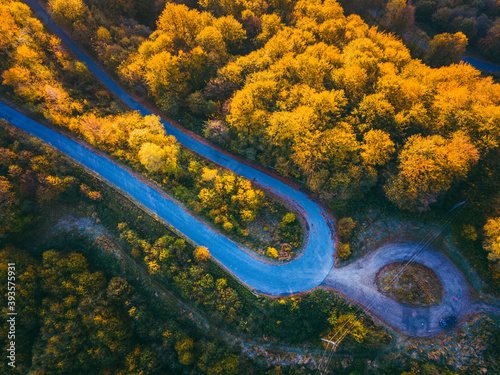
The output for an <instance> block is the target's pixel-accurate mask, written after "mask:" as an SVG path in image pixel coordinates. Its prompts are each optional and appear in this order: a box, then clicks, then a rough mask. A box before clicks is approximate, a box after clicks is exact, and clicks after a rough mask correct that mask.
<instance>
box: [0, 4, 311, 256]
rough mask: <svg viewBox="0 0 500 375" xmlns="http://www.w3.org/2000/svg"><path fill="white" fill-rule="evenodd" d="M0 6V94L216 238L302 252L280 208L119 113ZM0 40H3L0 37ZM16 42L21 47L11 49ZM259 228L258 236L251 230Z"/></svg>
mask: <svg viewBox="0 0 500 375" xmlns="http://www.w3.org/2000/svg"><path fill="white" fill-rule="evenodd" d="M7 3H9V5H7V4H0V6H1V7H2V10H3V12H4V13H3V14H4V15H5V17H6V19H7V22H6V23H7V24H8V25H9V29H8V33H9V35H10V37H9V38H7V37H5V38H3V39H2V42H3V43H4V50H3V51H2V52H1V60H0V65H1V66H2V68H3V73H2V78H3V82H2V84H3V85H2V88H1V90H2V93H3V95H5V96H7V97H8V98H10V99H11V100H13V101H14V102H15V103H17V104H19V105H21V106H22V108H23V109H25V110H26V111H28V112H29V113H31V114H33V115H35V116H38V117H41V118H44V119H45V120H46V121H48V122H49V123H51V124H54V125H57V126H59V127H61V128H64V129H66V130H70V131H71V132H72V133H73V134H75V135H77V136H79V137H80V138H82V139H84V140H85V141H87V142H88V143H89V144H91V145H92V146H94V147H98V148H99V149H101V150H103V151H105V152H106V153H108V154H110V155H111V156H113V157H114V158H116V159H118V160H120V161H121V162H123V163H125V164H127V165H128V166H131V167H132V168H133V169H135V170H137V171H139V172H141V173H144V174H145V175H146V176H148V177H150V178H151V179H153V180H154V181H156V182H157V183H158V184H159V185H160V186H161V187H162V188H163V189H164V190H165V191H167V192H168V193H170V194H171V195H173V196H174V197H175V198H177V199H178V200H180V201H181V202H182V203H184V204H185V205H186V206H187V208H189V209H190V210H192V211H193V212H195V213H196V214H198V215H200V216H202V217H204V218H205V219H206V220H207V221H208V222H210V223H212V225H213V226H215V227H216V228H217V229H219V230H220V231H222V232H223V233H225V234H227V235H229V236H230V237H233V238H235V239H236V240H237V241H239V242H242V243H243V244H244V245H246V246H248V247H250V248H252V249H254V250H256V251H258V252H259V253H260V254H261V255H262V256H266V254H267V253H266V250H267V248H269V247H272V248H275V249H278V250H277V254H276V256H274V255H275V254H273V256H272V257H270V258H272V259H276V258H279V259H281V260H287V259H291V258H293V257H294V255H295V252H296V250H298V249H300V247H301V246H302V237H303V232H302V227H301V224H300V221H299V220H298V219H296V217H295V215H294V214H292V213H290V212H288V210H287V208H285V207H284V206H283V205H282V204H280V203H278V202H276V201H274V200H273V199H272V198H271V197H269V196H266V195H265V193H264V192H263V191H261V190H259V189H257V188H255V187H253V186H252V184H251V182H250V181H248V180H246V179H244V178H242V177H238V176H236V175H234V173H232V172H230V171H227V170H224V169H222V168H218V167H217V166H215V165H213V164H211V163H209V162H207V161H206V160H203V159H201V158H200V157H198V156H196V155H195V154H194V153H193V152H191V151H190V150H187V149H185V148H182V147H181V146H180V145H179V144H178V143H177V142H176V140H175V138H174V137H172V136H166V135H165V132H164V130H163V127H162V125H161V123H160V121H159V118H158V117H156V116H146V117H142V116H141V115H139V114H138V113H134V112H127V111H126V110H125V109H124V107H123V106H122V105H121V104H119V103H117V102H116V101H114V100H113V99H112V98H111V97H110V96H109V93H108V92H107V91H106V90H103V89H102V87H100V86H99V85H98V84H97V83H96V81H95V79H94V78H93V76H92V75H91V73H90V72H89V71H88V69H87V68H86V66H85V65H84V64H83V63H81V62H78V61H75V60H73V59H72V57H71V56H70V55H69V54H68V53H67V52H66V50H65V49H64V47H63V46H62V45H61V42H60V40H59V39H57V38H55V37H54V36H52V35H51V34H50V33H48V32H46V31H45V30H44V29H43V27H42V25H41V23H40V22H39V21H38V20H37V19H35V18H33V17H31V11H30V9H29V8H28V7H27V6H26V5H24V4H22V3H19V2H7ZM2 35H3V34H2ZM19 38H21V40H22V43H18V41H19V40H20V39H19ZM261 227H262V228H267V231H265V233H262V231H260V230H259V229H258V228H261Z"/></svg>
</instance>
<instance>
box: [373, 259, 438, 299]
mask: <svg viewBox="0 0 500 375" xmlns="http://www.w3.org/2000/svg"><path fill="white" fill-rule="evenodd" d="M403 269H404V271H403ZM401 271H402V272H401ZM377 287H378V289H379V291H381V292H382V293H384V294H386V295H388V296H390V297H391V298H394V299H395V300H396V301H398V302H401V303H403V304H405V305H408V306H411V307H429V306H433V305H438V304H440V303H441V301H442V299H443V286H442V284H441V280H439V277H438V276H437V275H436V273H435V272H434V271H433V270H431V269H430V268H429V267H426V266H424V265H422V264H419V263H411V264H409V265H407V263H406V262H396V263H391V264H388V265H386V266H385V267H383V268H382V269H381V270H380V271H379V272H378V274H377Z"/></svg>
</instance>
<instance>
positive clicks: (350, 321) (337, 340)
mask: <svg viewBox="0 0 500 375" xmlns="http://www.w3.org/2000/svg"><path fill="white" fill-rule="evenodd" d="M469 191H470V189H469ZM469 191H468V192H467V193H469ZM466 195H468V194H466ZM468 201H469V198H467V199H465V200H464V201H462V202H459V203H457V204H455V205H454V206H453V207H452V208H451V209H450V210H448V212H447V213H446V215H445V216H444V217H443V218H442V219H441V220H440V222H439V223H438V224H440V226H439V228H438V230H437V231H436V232H435V233H434V234H433V235H432V236H430V237H429V236H427V237H425V238H424V239H422V240H421V241H420V242H419V243H418V244H417V247H416V248H417V250H416V251H415V252H414V253H413V254H412V256H411V257H410V259H409V260H406V261H405V262H404V264H403V265H402V266H399V268H400V269H399V270H398V272H397V273H396V275H394V276H393V277H392V279H391V281H390V282H389V283H388V284H387V285H386V286H385V287H384V288H383V291H386V290H387V289H388V288H390V287H391V286H392V285H393V284H394V283H396V282H397V281H398V280H399V278H400V277H401V275H402V274H403V273H404V272H405V271H406V270H407V269H408V268H409V267H410V265H411V264H412V263H413V262H414V261H415V259H416V257H417V256H418V255H419V254H420V253H421V252H422V251H423V250H424V249H425V248H426V247H427V246H428V245H429V244H430V243H432V241H434V240H435V239H436V238H437V236H439V235H440V234H441V232H442V231H443V230H444V229H445V228H446V227H447V226H448V225H449V224H450V223H451V222H452V221H453V220H454V219H455V218H456V217H457V216H458V215H459V214H460V213H461V212H462V210H463V209H464V208H465V206H466V205H467V203H468ZM459 207H460V209H459V210H457V211H455V210H456V209H457V208H459ZM450 214H451V215H450ZM449 215H450V216H451V217H449V218H448V216H449ZM441 223H442V224H441ZM396 269H398V268H396ZM377 298H378V297H374V298H372V300H371V301H370V303H369V304H368V305H367V306H366V307H364V306H358V309H357V311H355V313H354V314H352V315H351V317H350V318H349V319H348V320H347V321H346V322H344V324H343V325H342V326H341V327H340V328H339V329H338V330H337V331H336V332H335V334H334V335H333V336H332V337H331V338H330V339H329V340H325V341H327V344H326V347H325V352H324V353H323V356H322V358H321V361H320V365H319V367H318V370H319V372H320V374H321V375H323V374H326V371H327V369H328V365H329V364H330V361H331V358H332V356H333V352H334V350H335V349H336V348H337V346H338V344H340V342H341V341H342V340H343V339H344V338H345V337H346V336H347V335H348V334H349V333H350V331H351V330H352V329H353V328H354V324H355V323H356V321H357V320H358V318H359V316H357V315H358V313H366V312H368V311H369V310H370V308H371V307H372V306H373V305H374V304H375V302H376V300H377ZM359 315H361V314H359ZM349 324H350V326H349V327H347V328H346V329H345V330H344V327H346V326H347V325H349ZM341 332H342V333H341ZM339 334H340V336H338V335H339ZM337 336H338V337H337ZM330 345H331V346H332V348H331V349H330V350H329V349H328V348H329V346H330ZM327 352H328V354H327ZM325 355H326V356H327V359H326V364H325V365H324V370H325V372H323V370H322V368H321V367H322V364H323V363H324V362H325V360H324V357H325Z"/></svg>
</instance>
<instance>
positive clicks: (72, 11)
mask: <svg viewBox="0 0 500 375" xmlns="http://www.w3.org/2000/svg"><path fill="white" fill-rule="evenodd" d="M49 7H50V9H51V10H52V16H53V17H54V19H55V20H56V22H60V23H62V24H64V25H67V26H73V25H74V24H75V23H77V22H78V21H83V19H84V17H85V16H86V15H87V13H88V12H89V9H88V8H87V6H86V5H85V4H84V2H83V0H50V1H49Z"/></svg>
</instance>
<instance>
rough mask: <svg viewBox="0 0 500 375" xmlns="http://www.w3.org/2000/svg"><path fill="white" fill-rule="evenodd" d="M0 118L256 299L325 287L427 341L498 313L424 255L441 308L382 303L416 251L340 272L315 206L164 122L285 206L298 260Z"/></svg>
mask: <svg viewBox="0 0 500 375" xmlns="http://www.w3.org/2000/svg"><path fill="white" fill-rule="evenodd" d="M25 2H26V3H27V4H28V5H29V6H30V7H32V9H33V10H34V11H36V13H37V14H38V15H39V16H40V17H41V18H42V19H43V20H44V21H45V22H46V24H47V25H48V26H49V27H50V28H51V29H52V30H53V31H54V32H55V33H56V34H57V35H58V36H59V37H60V38H61V39H62V40H63V42H64V43H66V45H67V46H68V47H69V48H70V49H71V50H72V51H73V52H74V53H75V54H76V55H77V56H78V57H79V58H80V59H81V60H82V61H83V62H84V63H85V64H86V65H87V66H88V67H89V69H90V70H92V72H93V73H94V74H95V75H96V76H97V77H98V78H99V79H100V80H101V81H102V82H103V83H104V84H105V85H106V86H107V87H108V88H109V89H110V90H112V91H113V92H114V93H115V94H116V95H117V96H118V97H120V98H121V99H122V100H123V101H124V102H125V103H126V104H127V105H128V106H129V107H130V108H131V109H133V110H136V111H139V112H140V113H141V114H143V115H149V114H151V112H150V111H149V110H148V109H146V108H144V107H143V106H142V105H140V104H139V103H137V102H136V101H135V100H134V99H133V98H131V97H130V96H129V95H128V94H127V93H126V92H125V91H123V90H122V89H121V88H120V87H119V86H118V85H117V84H116V83H114V82H113V81H112V80H111V78H109V77H108V76H107V75H106V74H105V73H104V72H103V71H102V70H101V69H100V68H99V67H98V66H97V65H96V64H95V63H94V62H93V61H92V60H91V59H90V58H89V57H88V56H87V55H86V54H85V53H83V52H82V51H81V50H80V48H79V47H78V46H77V45H76V44H75V43H73V42H72V41H71V40H70V39H69V37H68V36H67V35H66V34H65V33H64V32H63V31H62V30H61V29H60V28H59V27H58V26H56V25H54V24H53V23H52V21H51V20H50V19H49V17H48V16H47V14H46V13H45V11H44V10H43V8H41V7H40V5H39V4H38V3H37V2H36V1H34V0H25ZM0 117H2V118H5V119H7V120H8V121H9V122H10V123H12V124H13V125H14V126H16V127H18V128H20V129H23V130H25V131H27V132H29V133H31V134H33V135H34V136H36V137H38V138H40V139H42V140H43V141H45V142H47V143H49V144H50V145H52V146H53V147H55V148H56V149H58V150H60V151H61V152H63V153H64V154H66V155H67V156H69V157H70V158H72V159H74V160H75V161H77V162H78V163H80V164H82V165H84V166H85V167H86V168H88V169H89V170H91V171H93V172H94V173H97V174H99V175H100V176H101V177H102V178H103V179H105V180H107V181H108V182H110V183H111V184H112V185H114V186H116V187H117V188H118V189H120V190H121V191H123V192H125V193H126V194H127V195H129V196H130V197H131V198H133V199H134V200H136V201H137V202H139V203H140V204H141V205H143V206H144V207H145V208H147V209H148V210H149V211H150V212H152V213H154V214H156V215H158V216H159V217H161V218H162V219H163V220H164V221H165V222H167V223H168V224H169V225H171V226H172V227H174V228H176V230H177V231H179V232H180V233H182V234H183V235H184V236H186V237H188V238H189V239H190V240H191V241H193V242H194V243H196V244H198V245H200V246H206V247H208V248H209V249H210V252H211V254H212V255H213V257H214V258H215V259H216V260H217V261H218V262H219V263H220V264H222V265H223V266H224V267H225V268H226V269H228V270H229V271H230V272H232V273H233V274H234V275H235V276H236V277H237V278H239V279H240V280H241V281H242V282H244V283H245V284H247V285H248V286H250V287H252V288H253V289H255V290H256V291H257V292H260V293H265V294H269V295H290V294H293V293H298V292H302V291H307V290H310V289H312V288H314V287H317V286H319V285H321V284H322V283H323V285H324V286H326V287H329V288H333V289H335V290H338V291H339V292H341V293H342V294H344V295H346V296H347V297H348V298H350V299H351V300H353V301H355V302H357V303H359V304H361V305H364V306H366V307H369V310H370V311H371V312H372V313H374V314H375V315H377V316H378V317H379V318H380V319H382V320H383V321H385V322H386V323H388V324H390V325H392V326H394V327H395V328H398V329H400V330H401V331H402V332H404V333H407V334H409V335H414V336H430V335H434V334H436V333H439V332H441V330H439V328H438V326H437V324H438V321H439V319H440V318H441V317H443V316H445V315H447V314H450V313H454V314H456V315H457V316H459V317H465V316H466V315H468V314H470V313H473V312H476V311H483V310H484V311H489V312H497V310H495V309H496V308H495V307H492V308H489V307H488V306H485V305H476V304H475V303H474V302H473V301H472V300H471V298H470V294H469V288H468V285H467V283H466V281H465V279H464V278H463V276H462V275H461V274H460V272H459V271H458V270H457V269H456V268H455V267H454V266H453V264H452V263H451V262H450V261H449V260H448V259H447V258H446V257H444V256H443V255H441V254H438V253H435V252H432V251H430V250H429V251H426V252H423V253H422V255H421V257H419V259H418V261H420V262H422V263H423V264H426V265H428V266H429V267H430V268H432V269H434V270H435V271H436V272H437V273H438V275H439V276H440V277H441V279H442V281H443V284H444V286H445V299H444V302H443V304H441V305H440V306H436V307H435V308H431V309H411V308H407V307H404V306H402V305H401V304H398V303H396V302H394V301H393V300H391V299H389V298H387V297H385V296H383V295H382V294H381V293H379V292H378V291H377V290H376V287H375V288H374V275H375V274H376V272H377V271H378V269H380V267H382V266H383V265H385V264H387V263H391V262H394V261H397V260H403V259H405V258H409V257H410V256H411V254H412V253H413V252H414V250H415V247H414V246H411V245H407V246H402V245H397V246H396V245H394V246H392V247H384V248H381V249H379V250H377V251H376V252H374V253H372V254H370V255H369V256H368V257H366V258H363V259H360V260H358V261H357V262H354V263H353V264H351V265H350V266H347V267H344V268H341V269H337V268H334V267H333V254H334V251H335V240H334V239H333V237H334V233H332V229H331V228H333V225H332V221H331V219H329V218H328V214H327V213H326V212H325V211H324V210H323V208H322V207H321V206H320V205H319V204H317V203H316V202H314V201H312V200H311V199H310V198H309V197H308V196H306V195H305V194H303V193H301V192H299V191H297V190H295V189H293V188H292V187H290V186H288V185H286V184H285V183H283V182H281V181H278V180H276V179H275V178H273V177H271V176H269V175H267V174H265V173H262V172H260V171H258V170H256V169H254V168H252V167H250V166H248V165H246V164H243V163H240V162H238V161H236V160H234V159H232V158H231V157H229V156H227V155H224V154H222V153H221V152H219V151H217V150H215V149H213V148H211V147H210V146H208V145H206V144H202V143H200V142H198V141H196V140H194V139H192V138H190V137H189V136H187V135H185V134H183V133H182V132H180V131H179V130H178V129H176V128H175V127H174V126H172V125H171V124H170V123H168V122H167V121H165V120H162V122H163V125H164V126H165V129H166V132H167V133H168V134H171V135H174V136H175V137H176V138H177V140H178V141H179V143H181V144H182V145H184V146H185V147H188V148H190V149H192V150H195V151H196V152H197V153H199V154H201V155H203V156H205V157H206V158H207V159H210V160H212V161H214V162H216V163H218V164H220V165H222V166H224V167H226V168H228V169H230V170H232V171H234V172H235V173H237V174H239V175H242V176H244V177H246V178H248V179H251V180H254V181H256V182H257V183H258V184H259V185H261V186H262V187H263V188H265V189H268V190H269V191H271V192H272V193H274V194H276V195H277V196H279V197H281V198H282V199H284V200H285V201H287V202H288V203H289V204H291V205H292V206H293V207H294V208H295V209H296V210H297V211H298V212H299V213H300V214H301V215H303V218H304V220H305V222H306V225H307V227H308V231H307V237H306V239H305V245H304V249H303V252H302V255H301V256H300V257H298V258H297V259H295V260H294V261H292V262H289V263H287V264H283V265H270V264H266V263H264V262H261V261H259V260H258V259H256V258H254V257H252V256H251V255H250V254H249V253H248V251H245V250H244V249H242V248H241V247H240V246H238V245H237V244H236V243H234V242H232V241H231V240H229V239H227V238H226V237H224V236H223V235H221V234H220V233H218V232H216V231H214V230H213V229H211V228H210V227H208V226H207V225H206V224H204V223H203V222H202V221H200V220H199V219H198V218H196V217H194V216H193V215H191V214H190V213H189V212H187V211H186V210H184V208H183V207H182V205H179V204H178V202H176V201H175V200H173V199H172V198H170V197H168V196H166V195H165V194H164V193H162V192H161V191H159V190H158V189H157V188H155V187H154V186H153V185H151V184H148V183H146V182H145V181H144V179H143V178H140V176H138V175H137V174H135V173H134V172H131V171H130V170H127V169H126V168H123V167H121V166H119V165H118V164H116V163H114V162H113V161H111V160H110V159H109V158H107V157H106V156H103V155H100V154H99V153H96V152H94V151H93V150H92V149H90V148H89V147H84V146H83V145H82V144H81V143H78V142H75V141H73V140H71V139H68V138H66V137H64V136H63V135H61V134H59V133H57V132H55V131H53V130H51V129H48V128H47V127H45V126H43V125H41V124H39V123H38V122H36V121H33V120H31V119H29V118H27V117H26V116H24V115H23V114H21V113H19V112H17V111H15V110H13V109H11V108H10V107H8V106H6V105H5V104H2V103H0ZM325 278H326V279H325ZM323 281H324V282H323ZM454 296H455V297H458V298H459V299H458V301H459V302H458V303H455V302H456V301H455V300H454V299H453V298H454ZM450 298H452V300H451V301H453V302H451V301H450ZM371 301H375V303H371Z"/></svg>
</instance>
